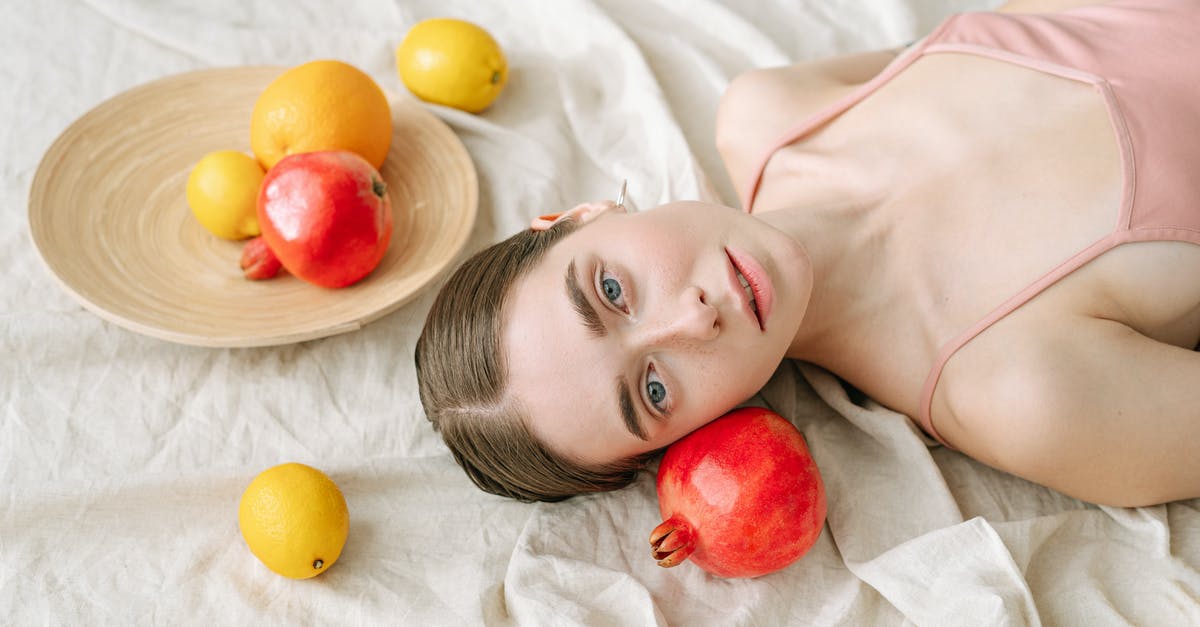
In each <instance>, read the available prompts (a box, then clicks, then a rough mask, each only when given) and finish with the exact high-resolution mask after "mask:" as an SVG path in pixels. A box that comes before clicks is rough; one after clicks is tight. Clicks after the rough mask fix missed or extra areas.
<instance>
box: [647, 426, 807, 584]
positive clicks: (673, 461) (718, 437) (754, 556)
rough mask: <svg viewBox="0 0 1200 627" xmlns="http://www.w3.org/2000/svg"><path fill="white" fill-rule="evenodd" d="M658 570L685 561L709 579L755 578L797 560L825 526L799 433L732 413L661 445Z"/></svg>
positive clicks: (654, 539)
mask: <svg viewBox="0 0 1200 627" xmlns="http://www.w3.org/2000/svg"><path fill="white" fill-rule="evenodd" d="M658 507H659V511H660V512H661V514H662V516H663V519H664V522H663V523H662V524H660V525H659V526H658V527H656V528H655V529H654V531H652V532H651V533H650V546H651V548H652V551H653V555H654V558H655V559H657V560H659V561H658V564H659V566H663V567H671V566H675V565H676V564H679V563H680V562H683V561H684V560H686V559H688V558H689V557H690V558H691V560H692V562H694V563H695V564H696V565H697V566H699V567H700V568H703V569H704V570H706V571H708V572H709V573H712V574H713V575H717V576H718V577H758V576H760V575H766V574H768V573H773V572H775V571H777V570H780V569H782V568H784V567H786V566H788V565H790V564H791V563H792V562H795V561H796V560H798V559H800V558H801V557H802V556H803V555H804V554H805V553H806V552H808V549H809V548H811V547H812V545H813V544H814V543H815V542H816V541H817V537H818V536H820V535H821V529H822V527H824V525H825V487H824V485H823V484H822V483H821V475H820V473H819V472H818V471H817V464H816V462H814V461H813V459H812V456H811V455H809V452H808V447H807V446H806V445H805V443H804V438H803V436H801V435H800V431H799V430H797V429H796V427H794V426H793V425H792V423H790V422H788V421H787V420H785V419H784V418H783V417H782V416H780V415H779V414H776V413H775V412H772V411H770V410H766V409H762V408H758V407H747V408H742V409H736V410H734V411H731V412H729V413H728V414H725V415H724V416H722V417H720V418H718V419H716V420H714V421H712V422H710V423H708V424H707V425H705V426H703V427H701V428H699V429H697V430H695V431H693V432H692V433H690V434H688V435H687V436H686V437H684V438H682V439H681V440H679V441H678V442H675V443H674V444H672V445H671V446H669V447H668V448H667V452H666V454H665V455H663V458H662V462H661V463H660V465H659V467H658Z"/></svg>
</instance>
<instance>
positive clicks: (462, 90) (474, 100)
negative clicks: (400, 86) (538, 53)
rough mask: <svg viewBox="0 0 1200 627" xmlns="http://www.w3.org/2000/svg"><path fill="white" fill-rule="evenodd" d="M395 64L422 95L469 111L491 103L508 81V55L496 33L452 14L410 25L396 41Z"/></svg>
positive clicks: (406, 85) (414, 89)
mask: <svg viewBox="0 0 1200 627" xmlns="http://www.w3.org/2000/svg"><path fill="white" fill-rule="evenodd" d="M396 70H397V72H399V74H400V80H402V81H404V85H405V87H408V89H409V91H411V92H412V93H413V95H415V96H416V97H418V98H420V99H421V100H424V101H426V102H432V103H434V104H440V105H445V106H447V107H454V108H455V109H461V110H463V111H467V112H470V113H479V112H480V111H483V110H484V109H486V108H488V106H489V105H491V104H492V102H493V101H495V100H496V98H497V97H498V96H500V92H501V91H503V90H504V84H505V83H506V82H507V81H508V60H507V59H505V57H504V51H503V50H501V49H500V45H499V44H497V43H496V40H495V39H493V38H492V36H491V34H489V33H488V32H487V31H486V30H484V29H483V28H481V27H479V26H477V25H475V24H472V23H470V22H467V21H464V20H456V19H453V18H433V19H428V20H424V21H421V22H418V23H417V24H416V25H414V26H413V27H412V28H411V29H409V31H408V34H406V35H405V36H404V40H403V41H401V42H400V45H399V46H397V47H396Z"/></svg>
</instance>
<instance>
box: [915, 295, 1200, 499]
mask: <svg viewBox="0 0 1200 627" xmlns="http://www.w3.org/2000/svg"><path fill="white" fill-rule="evenodd" d="M978 339H980V340H985V341H984V343H983V345H982V346H980V347H976V349H973V350H971V351H969V352H967V353H965V354H964V355H963V356H964V357H965V358H966V359H964V360H962V361H961V362H959V363H954V361H957V357H956V359H955V360H952V362H951V364H948V366H947V371H946V375H947V376H946V379H945V380H944V381H943V384H942V385H944V386H945V387H944V389H943V390H942V402H941V403H940V407H941V411H942V413H941V415H940V416H936V419H937V420H938V423H937V427H938V429H939V432H940V433H941V434H942V435H943V437H945V438H946V439H947V441H948V442H950V443H951V444H952V445H954V446H955V447H956V448H959V449H960V450H962V451H963V452H964V453H966V454H967V455H969V456H971V457H974V458H975V459H977V460H979V461H981V462H983V463H985V464H988V465H990V466H993V467H995V468H999V469H1001V470H1004V471H1007V472H1009V473H1012V474H1014V475H1017V476H1020V477H1024V478H1026V479H1029V480H1031V481H1034V482H1036V483H1040V484H1042V485H1046V486H1049V487H1051V488H1054V489H1057V490H1059V491H1061V492H1064V493H1066V494H1068V495H1071V496H1075V497H1077V498H1081V499H1083V500H1086V501H1090V502H1094V503H1102V504H1109V505H1118V506H1138V505H1148V504H1154V503H1161V502H1166V501H1170V500H1176V499H1182V498H1194V497H1197V496H1200V458H1198V457H1197V456H1196V455H1195V454H1194V443H1195V442H1197V441H1200V413H1197V409H1196V408H1197V407H1198V406H1200V404H1198V403H1200V393H1198V392H1197V387H1196V381H1200V353H1197V352H1195V351H1193V350H1189V349H1187V348H1181V347H1179V346H1175V345H1171V344H1168V343H1164V342H1160V341H1157V340H1154V339H1152V338H1149V337H1146V336H1145V335H1142V334H1141V333H1138V332H1137V331H1135V330H1133V329H1132V328H1130V327H1129V326H1127V325H1125V324H1122V323H1120V322H1116V321H1113V320H1107V319H1101V318H1094V317H1089V316H1083V315H1078V316H1059V317H1057V319H1055V320H1054V321H1050V320H1049V319H1045V320H1039V319H1037V318H1028V319H1025V320H1019V321H1016V322H1015V323H1014V324H1011V325H1009V327H1008V328H1007V329H1006V330H1004V332H1002V333H997V334H991V335H990V336H989V335H987V334H985V335H983V336H980V338H978Z"/></svg>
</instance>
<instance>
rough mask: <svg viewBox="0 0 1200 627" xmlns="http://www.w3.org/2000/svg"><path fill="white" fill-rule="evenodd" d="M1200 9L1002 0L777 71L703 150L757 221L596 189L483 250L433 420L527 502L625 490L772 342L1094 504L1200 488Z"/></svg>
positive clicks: (433, 379) (452, 300) (484, 471)
mask: <svg viewBox="0 0 1200 627" xmlns="http://www.w3.org/2000/svg"><path fill="white" fill-rule="evenodd" d="M1198 33H1200V3H1197V2H1195V1H1194V0H1113V1H1111V2H1106V3H1094V2H1083V1H1079V0H1076V1H1074V2H1071V1H1067V0H1058V1H1053V0H1024V1H1013V2H1010V3H1008V4H1007V5H1005V6H1004V7H1002V8H1001V9H1000V10H999V11H998V12H987V13H968V14H963V15H958V16H955V17H952V18H950V19H948V20H947V21H945V22H944V23H943V24H942V25H941V26H939V27H938V28H937V29H936V30H934V31H933V32H932V33H931V34H929V35H928V36H927V37H926V38H924V39H922V40H920V41H918V42H917V43H916V44H914V45H912V46H910V47H908V48H907V49H905V50H903V51H900V52H898V53H896V52H879V53H869V54H857V55H853V56H847V57H840V58H835V59H830V60H826V61H821V62H816V63H807V64H801V65H795V66H791V67H782V68H775V69H761V70H754V71H751V72H748V73H746V74H744V75H742V76H739V77H738V78H737V79H736V80H734V81H733V83H732V84H731V85H730V87H729V89H728V91H727V92H726V94H725V95H724V96H723V98H722V100H721V103H720V107H719V111H718V115H717V128H716V141H717V146H718V148H719V150H720V152H721V156H722V158H723V160H724V163H725V166H726V169H727V171H728V174H729V176H730V178H731V179H732V182H733V184H734V186H735V188H736V189H737V190H738V191H739V194H740V196H741V204H742V206H743V207H744V208H745V211H742V210H738V209H732V208H729V207H724V206H719V205H714V204H708V203H702V202H672V203H667V204H665V205H662V206H660V207H656V208H654V209H652V210H649V211H644V212H641V213H632V212H627V211H625V210H624V207H623V206H621V205H619V204H617V203H614V202H598V203H588V204H583V205H580V206H577V207H575V208H573V209H570V210H568V211H565V212H563V213H561V214H559V215H557V216H549V217H545V218H538V219H535V220H534V221H533V225H532V227H531V228H530V229H528V230H525V231H522V232H520V233H517V234H516V235H513V236H512V237H511V238H509V239H508V240H506V241H503V242H501V243H499V244H496V245H495V246H493V247H491V248H489V249H487V250H484V251H482V252H480V253H479V254H477V255H476V256H474V257H473V258H471V259H470V260H468V261H467V262H466V263H465V264H464V265H463V266H462V267H461V268H459V269H458V270H457V271H456V273H455V274H454V275H453V277H452V278H451V279H450V280H449V282H448V283H447V284H446V286H445V287H444V288H443V290H442V291H441V293H440V294H439V295H438V297H437V299H436V302H435V303H434V304H433V307H432V309H431V311H430V312H429V316H428V319H427V322H426V326H425V329H424V331H423V333H422V335H421V338H420V340H419V342H418V344H417V355H416V361H417V372H418V377H419V380H420V394H421V400H422V403H423V404H424V406H425V411H426V414H427V415H428V417H429V419H430V420H431V421H432V422H433V424H434V426H435V428H436V429H438V430H439V431H440V432H441V434H442V436H443V438H444V439H445V441H446V443H447V445H448V446H449V447H450V449H451V450H452V451H453V453H454V456H455V458H456V459H457V460H458V462H459V463H460V464H461V465H462V467H463V468H464V469H465V470H466V472H467V474H468V475H469V476H470V477H471V479H472V480H473V481H474V482H475V483H476V484H478V485H479V486H480V487H481V488H483V489H484V490H487V491H489V492H493V493H496V494H501V495H507V496H511V497H515V498H517V499H522V500H558V499H562V498H566V497H569V496H571V495H574V494H579V493H584V492H594V491H600V490H610V489H615V488H619V487H622V486H624V485H626V484H628V483H629V482H631V481H632V480H633V479H634V478H635V477H636V475H637V472H638V469H639V468H640V467H641V466H642V465H643V464H644V463H645V462H646V461H647V459H648V458H649V457H650V455H652V454H653V453H654V452H655V451H657V450H659V449H662V448H663V447H665V446H667V445H668V444H670V443H671V442H673V441H675V440H677V439H679V438H680V437H682V436H683V435H685V434H687V433H688V432H690V431H692V430H693V429H696V428H697V427H699V426H701V425H703V424H705V423H707V422H709V421H711V420H713V419H715V418H717V417H718V416H720V415H721V414H723V413H725V412H726V411H727V410H729V409H731V408H733V407H734V406H736V405H737V404H739V403H740V402H742V401H744V400H746V399H747V398H749V397H750V396H752V395H753V394H754V393H755V392H757V391H758V390H759V389H760V388H761V387H762V386H763V385H764V384H766V383H767V381H768V379H769V378H770V377H771V375H772V373H773V372H774V371H775V369H776V367H777V366H778V365H779V364H780V362H781V360H783V359H798V360H805V361H809V362H812V363H814V364H817V365H820V366H822V367H824V368H826V369H828V370H830V371H831V372H833V373H835V374H837V375H838V376H840V377H841V378H842V379H844V380H845V381H847V382H849V383H850V384H852V385H853V386H855V387H856V388H858V389H859V390H862V391H863V392H865V393H866V394H868V395H869V396H871V397H872V398H874V399H875V400H877V401H878V402H880V403H882V404H884V405H886V406H888V407H890V408H892V409H894V410H896V411H898V412H901V413H903V414H905V415H908V416H911V417H912V419H913V420H914V421H915V422H917V423H918V424H919V425H920V426H921V428H922V429H924V430H925V432H927V433H928V434H929V435H930V436H932V437H934V438H936V439H937V440H938V441H940V442H942V443H944V444H946V445H947V446H950V447H953V448H955V449H958V450H959V451H962V452H963V453H965V454H966V455H969V456H971V457H973V458H975V459H977V460H979V461H981V462H983V463H985V464H988V465H991V466H993V467H995V468H998V469H1001V470H1004V471H1007V472H1009V473H1012V474H1014V475H1017V476H1020V477H1024V478H1026V479H1028V480H1030V481H1034V482H1037V483H1039V484H1042V485H1045V486H1048V487H1051V488H1054V489H1056V490H1059V491H1061V492H1063V493H1065V494H1067V495H1070V496H1073V497H1077V498H1080V499H1083V500H1086V501H1090V502H1093V503H1099V504H1111V505H1118V506H1140V505H1148V504H1154V503H1161V502H1165V501H1171V500H1176V499H1185V498H1192V497H1198V496H1200V455H1197V446H1200V353H1197V352H1196V351H1195V349H1196V347H1197V343H1198V342H1200V246H1198V245H1197V244H1200V63H1197V62H1196V60H1197V59H1200V36H1197V34H1198Z"/></svg>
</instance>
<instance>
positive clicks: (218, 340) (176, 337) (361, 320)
mask: <svg viewBox="0 0 1200 627" xmlns="http://www.w3.org/2000/svg"><path fill="white" fill-rule="evenodd" d="M287 69H288V66H284V65H275V64H255V65H237V66H219V67H209V68H200V69H195V70H189V71H185V72H178V73H174V74H168V75H165V76H160V77H158V78H155V79H152V80H149V81H146V82H143V83H140V84H137V85H134V86H132V87H129V88H127V89H124V90H122V91H120V92H118V93H116V94H113V95H112V96H109V97H107V98H105V99H104V100H102V101H100V102H99V103H97V104H95V105H93V106H91V107H89V108H88V109H87V110H86V111H85V112H84V113H82V114H80V115H79V116H78V117H76V118H74V119H73V120H72V121H71V122H70V123H68V124H67V125H66V126H65V127H63V129H62V130H61V131H60V132H59V133H58V134H57V135H56V136H55V137H54V139H53V140H52V141H51V142H50V144H49V145H48V146H47V148H46V149H45V151H44V152H43V153H42V155H41V156H40V157H39V159H38V164H37V168H36V169H35V171H34V175H33V177H32V179H31V182H30V186H29V192H28V194H27V197H26V229H25V230H26V232H27V234H28V235H29V237H30V240H31V242H32V243H33V248H34V250H35V252H36V253H37V255H36V256H37V257H38V259H39V261H40V262H41V265H42V267H43V268H44V269H45V271H46V272H47V273H48V274H49V275H50V276H51V277H53V279H54V281H55V282H56V283H57V284H58V286H59V287H60V288H61V289H62V290H63V291H65V292H66V293H67V294H68V295H69V296H70V297H71V298H72V299H73V300H74V301H75V302H76V303H77V304H79V305H81V306H82V307H83V308H84V309H86V310H87V311H89V312H91V313H92V314H94V315H96V316H97V317H99V318H101V319H103V320H105V321H108V322H110V323H112V324H115V325H116V326H119V327H121V328H124V329H126V330H129V331H133V332H135V333H138V334H140V335H144V336H148V337H152V338H155V339H159V340H165V341H168V342H172V343H176V344H183V345H188V346H198V347H208V348H253V347H266V346H284V345H289V344H296V343H299V342H304V341H308V340H314V339H321V338H325V337H332V336H335V335H341V334H344V333H349V332H352V331H356V330H359V329H362V328H363V327H364V326H366V325H367V324H370V323H371V322H374V321H376V320H378V319H380V318H382V317H384V316H387V315H388V314H391V313H393V312H394V311H396V310H397V309H399V308H401V307H403V306H404V305H406V304H408V303H409V302H412V301H413V300H414V299H416V298H417V297H418V296H420V295H422V294H423V293H424V291H425V290H426V289H427V288H428V287H429V286H430V285H431V284H433V283H435V282H436V281H437V280H438V278H439V277H442V276H444V275H445V274H446V273H447V271H448V269H449V268H450V267H451V266H452V264H454V262H455V261H456V260H457V259H459V257H460V256H461V255H462V253H463V250H464V249H465V248H466V245H467V243H468V242H469V241H470V237H471V234H472V233H473V232H474V231H475V228H476V227H477V225H478V215H479V175H478V171H477V169H476V167H475V163H474V159H473V158H472V157H471V154H470V151H468V150H467V148H466V145H465V144H464V143H463V142H462V138H460V137H459V136H458V134H457V133H455V132H454V130H453V128H451V127H450V125H449V124H448V123H446V121H445V120H442V119H441V118H440V117H438V116H437V115H435V114H434V113H433V112H432V111H430V110H429V109H428V108H427V107H425V106H423V105H422V103H421V102H420V101H418V100H417V99H416V98H415V97H412V96H406V95H403V94H397V93H395V92H392V91H390V90H387V89H382V87H381V89H382V90H383V92H384V95H385V97H386V98H387V100H388V103H389V105H390V106H391V107H392V108H393V110H394V108H395V107H396V106H397V105H400V106H404V107H408V108H410V109H411V110H412V111H416V112H418V113H417V115H419V116H422V117H424V118H426V120H428V121H431V122H432V124H431V125H430V129H431V130H432V131H433V132H435V133H439V134H443V135H444V136H445V137H446V138H449V139H452V140H453V141H452V142H450V144H451V145H452V151H453V152H454V153H457V154H454V155H453V157H454V158H455V159H461V161H462V163H463V164H464V165H466V166H467V167H466V168H464V172H465V176H464V177H463V178H462V180H461V184H462V186H463V188H465V190H464V191H465V192H466V199H465V200H466V202H465V203H464V211H463V214H462V215H463V218H464V225H465V226H464V227H463V228H461V229H460V230H459V232H458V233H457V234H456V236H455V237H454V239H452V240H450V241H449V242H448V244H447V246H445V248H446V249H447V250H448V251H449V252H448V254H446V255H445V256H444V257H442V258H440V259H439V261H438V262H437V263H435V264H433V265H431V266H430V267H429V268H428V269H426V270H425V272H424V276H422V275H420V274H418V275H416V278H415V280H416V282H417V287H415V288H413V289H412V290H410V291H409V292H408V293H406V294H404V295H402V296H400V297H398V298H395V299H393V300H392V301H390V302H388V303H386V304H384V305H382V306H380V307H378V308H375V309H371V310H369V311H366V312H364V313H362V314H361V315H358V316H356V317H354V318H353V319H350V320H346V321H342V322H339V323H333V324H329V325H326V326H320V327H315V328H312V329H302V330H297V331H288V332H284V333H278V334H268V333H260V334H253V333H251V334H246V333H240V334H228V335H211V334H199V333H195V332H186V331H180V330H178V329H174V328H171V327H169V326H155V325H150V324H146V323H144V322H142V321H140V320H137V319H133V318H129V317H126V316H122V315H120V314H119V313H117V312H114V311H111V310H109V309H108V308H105V307H103V306H100V305H98V304H96V303H95V302H93V301H92V300H91V299H89V298H87V297H85V296H84V295H83V294H82V293H80V292H79V291H78V289H77V288H76V286H74V285H72V284H71V282H70V281H68V280H67V279H66V278H64V277H63V276H61V275H60V273H59V272H58V271H56V270H55V269H54V266H53V264H52V262H51V260H50V259H48V258H47V253H46V251H45V250H44V245H45V242H44V241H43V237H39V233H38V231H39V229H38V228H37V226H36V223H37V219H36V215H35V214H36V213H37V209H38V205H39V204H44V203H40V201H41V198H42V197H43V196H45V194H46V191H47V190H48V189H49V183H48V182H47V179H48V177H50V176H51V172H50V170H51V169H52V168H51V162H50V159H52V158H55V157H57V158H59V159H61V158H62V155H64V154H66V153H67V152H68V151H66V150H64V149H63V148H62V145H63V144H64V142H66V141H68V140H69V139H70V138H71V136H72V133H74V132H78V131H79V130H80V129H81V128H83V127H84V126H85V124H86V122H87V121H88V120H89V118H91V117H92V116H93V115H98V111H100V110H103V109H105V108H107V107H109V106H111V105H112V103H113V102H114V101H119V100H123V99H126V98H131V97H136V95H137V94H139V93H141V92H145V91H152V90H154V89H155V88H156V87H161V86H162V85H163V84H170V83H172V82H176V81H184V80H186V79H188V78H197V77H201V76H203V75H206V74H212V75H215V76H226V77H227V76H228V75H229V74H230V73H239V74H253V73H259V72H267V71H278V72H283V71H285V70H287ZM264 86H265V83H264ZM297 280H299V279H297ZM309 287H311V288H312V289H323V288H319V287H318V286H309Z"/></svg>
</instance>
